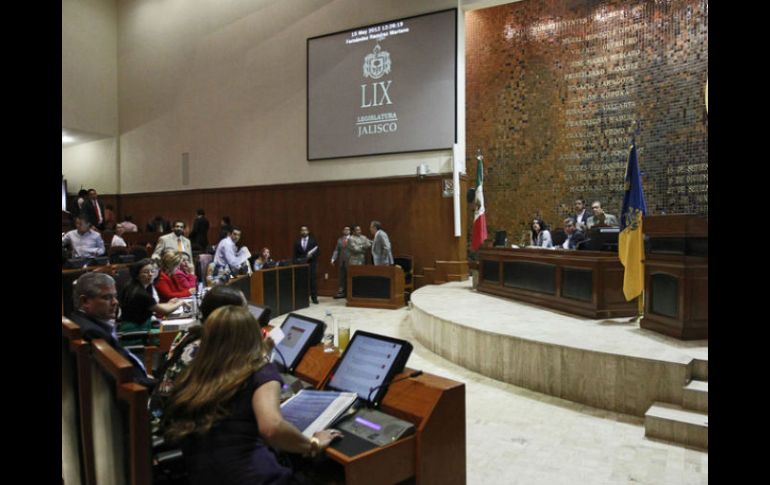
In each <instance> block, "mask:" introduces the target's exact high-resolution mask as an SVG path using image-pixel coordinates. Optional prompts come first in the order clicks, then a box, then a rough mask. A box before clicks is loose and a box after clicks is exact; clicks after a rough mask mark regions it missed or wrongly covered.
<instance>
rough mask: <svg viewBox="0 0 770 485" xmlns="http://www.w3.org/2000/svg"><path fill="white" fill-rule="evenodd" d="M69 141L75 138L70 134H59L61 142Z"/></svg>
mask: <svg viewBox="0 0 770 485" xmlns="http://www.w3.org/2000/svg"><path fill="white" fill-rule="evenodd" d="M71 141H75V139H74V138H72V137H71V136H67V135H62V136H61V142H62V143H69V142H71Z"/></svg>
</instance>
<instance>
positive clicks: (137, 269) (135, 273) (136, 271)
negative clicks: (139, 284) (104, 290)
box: [128, 258, 155, 280]
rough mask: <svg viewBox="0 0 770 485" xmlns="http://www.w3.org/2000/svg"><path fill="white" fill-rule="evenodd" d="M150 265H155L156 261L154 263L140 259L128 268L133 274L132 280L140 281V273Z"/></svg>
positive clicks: (146, 259) (150, 260)
mask: <svg viewBox="0 0 770 485" xmlns="http://www.w3.org/2000/svg"><path fill="white" fill-rule="evenodd" d="M148 264H152V265H154V264H155V261H153V260H152V259H150V258H144V259H140V260H139V261H137V262H136V263H134V264H132V265H131V266H130V267H129V268H128V271H129V273H131V279H132V280H139V272H140V271H142V268H144V267H145V266H147V265H148Z"/></svg>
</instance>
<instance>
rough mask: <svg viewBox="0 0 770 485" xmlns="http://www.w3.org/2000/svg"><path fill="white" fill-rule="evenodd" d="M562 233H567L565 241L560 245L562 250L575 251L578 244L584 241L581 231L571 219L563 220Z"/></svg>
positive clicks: (584, 237)
mask: <svg viewBox="0 0 770 485" xmlns="http://www.w3.org/2000/svg"><path fill="white" fill-rule="evenodd" d="M564 232H565V233H567V239H565V240H564V244H562V247H563V248H564V249H577V246H578V244H580V243H582V242H583V241H585V239H586V236H585V234H583V231H581V230H580V229H578V228H577V227H576V226H575V221H574V220H573V219H572V218H571V217H568V218H566V219H564Z"/></svg>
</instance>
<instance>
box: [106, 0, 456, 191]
mask: <svg viewBox="0 0 770 485" xmlns="http://www.w3.org/2000/svg"><path fill="white" fill-rule="evenodd" d="M457 5H458V0H421V1H419V2H416V1H409V0H228V1H224V0H163V1H158V0H124V1H121V2H119V5H118V36H119V37H118V73H119V78H118V85H119V86H120V90H119V100H118V103H119V104H118V106H119V109H118V112H119V115H120V176H119V180H120V192H121V193H136V192H145V191H147V192H154V191H165V190H180V189H195V188H215V187H233V186H248V185H266V184H274V183H292V182H309V181H315V180H339V179H356V178H372V177H386V176H396V175H407V174H410V175H411V174H414V173H415V168H416V166H417V165H418V164H420V163H427V164H428V165H429V167H430V169H431V171H433V172H450V171H451V156H452V152H451V150H446V151H440V152H429V153H418V154H404V155H388V156H378V157H368V158H352V159H340V160H325V161H315V162H308V161H307V160H306V39H307V38H308V37H314V36H318V35H323V34H328V33H332V32H337V31H340V30H346V29H349V28H353V27H357V26H361V25H366V24H371V23H376V22H380V21H385V20H391V19H395V18H400V17H407V16H411V15H417V14H422V13H427V12H433V11H437V10H442V9H446V8H452V7H457ZM463 79H464V71H462V70H461V71H459V72H458V90H464V89H465V84H464V81H463ZM460 109H461V110H464V106H463V105H460ZM184 152H187V153H189V159H190V184H189V185H188V186H182V185H181V180H182V175H181V160H182V153H184Z"/></svg>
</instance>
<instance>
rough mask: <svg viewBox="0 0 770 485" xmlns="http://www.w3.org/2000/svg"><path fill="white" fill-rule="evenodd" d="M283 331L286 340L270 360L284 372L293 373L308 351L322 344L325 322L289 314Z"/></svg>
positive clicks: (276, 349)
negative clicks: (311, 347)
mask: <svg viewBox="0 0 770 485" xmlns="http://www.w3.org/2000/svg"><path fill="white" fill-rule="evenodd" d="M281 330H282V331H283V334H284V338H283V340H281V342H280V343H279V344H278V345H276V346H275V349H273V353H272V355H271V358H270V360H271V361H272V362H273V363H275V364H276V365H278V366H279V368H281V370H283V371H284V372H293V371H294V369H295V368H296V367H297V365H298V364H299V361H300V360H301V359H302V356H304V355H305V352H306V351H307V349H308V348H309V347H310V346H312V345H317V344H318V343H319V342H321V337H322V336H323V331H324V322H322V321H321V320H316V319H315V318H310V317H306V316H304V315H298V314H296V313H289V314H288V315H287V316H286V319H285V320H284V321H283V323H282V324H281Z"/></svg>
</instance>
